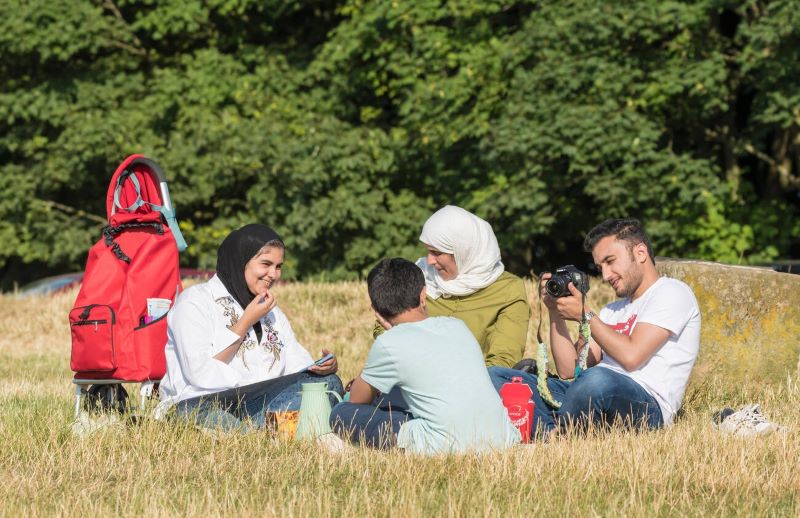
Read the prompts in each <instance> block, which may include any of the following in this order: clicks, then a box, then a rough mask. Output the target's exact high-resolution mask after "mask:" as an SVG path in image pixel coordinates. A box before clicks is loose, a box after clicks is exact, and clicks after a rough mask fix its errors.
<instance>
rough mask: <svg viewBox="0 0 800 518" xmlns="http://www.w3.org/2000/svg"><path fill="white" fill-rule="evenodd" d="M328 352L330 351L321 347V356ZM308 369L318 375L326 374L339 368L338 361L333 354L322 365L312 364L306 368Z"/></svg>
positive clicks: (332, 372)
mask: <svg viewBox="0 0 800 518" xmlns="http://www.w3.org/2000/svg"><path fill="white" fill-rule="evenodd" d="M330 353H331V351H329V350H328V349H322V356H325V355H326V354H330ZM308 370H309V371H311V372H313V373H314V374H319V375H320V376H327V375H328V374H334V373H335V372H336V371H337V370H339V363H338V362H337V361H336V356H334V357H333V358H331V359H330V360H328V361H326V362H325V363H323V364H322V365H312V366H311V367H309V368H308Z"/></svg>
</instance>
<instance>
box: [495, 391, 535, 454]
mask: <svg viewBox="0 0 800 518" xmlns="http://www.w3.org/2000/svg"><path fill="white" fill-rule="evenodd" d="M532 396H533V391H532V390H531V388H530V387H529V386H528V385H527V384H525V383H523V382H522V378H521V377H519V376H514V377H513V378H511V382H510V383H506V384H504V385H503V387H502V388H501V389H500V398H501V399H502V400H503V406H505V407H506V411H508V417H509V419H511V423H512V424H513V425H514V426H516V427H517V429H518V430H519V433H520V435H522V442H530V440H531V427H532V426H533V408H534V406H533V400H532V399H531V397H532Z"/></svg>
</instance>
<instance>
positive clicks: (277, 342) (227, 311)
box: [216, 296, 283, 370]
mask: <svg viewBox="0 0 800 518" xmlns="http://www.w3.org/2000/svg"><path fill="white" fill-rule="evenodd" d="M216 303H217V304H219V305H220V306H221V307H222V314H223V315H224V316H225V317H227V318H228V321H229V324H228V327H231V326H233V325H234V324H236V322H238V321H239V313H238V312H237V311H236V301H234V300H233V297H231V296H225V297H220V298H218V299H216ZM261 328H262V330H263V332H262V333H261V344H257V343H256V341H255V340H253V339H252V338H251V337H250V331H249V330H248V332H247V334H246V335H245V337H244V341H242V345H240V346H239V350H238V351H236V356H238V357H239V358H241V360H242V364H244V366H245V368H247V369H249V368H250V367H248V366H247V361H246V360H245V356H244V354H245V352H246V351H249V350H251V349H254V348H255V347H256V346H257V345H261V347H263V348H264V350H265V351H267V352H269V353H271V354H272V363H271V364H270V365H269V367H268V368H267V370H269V369H271V368H272V366H273V365H275V363H277V362H278V360H280V359H281V351H282V350H283V342H282V341H281V339H280V337H279V336H278V331H277V330H276V329H275V328H274V327H272V324H271V323H270V321H269V320H267V317H264V318H262V319H261Z"/></svg>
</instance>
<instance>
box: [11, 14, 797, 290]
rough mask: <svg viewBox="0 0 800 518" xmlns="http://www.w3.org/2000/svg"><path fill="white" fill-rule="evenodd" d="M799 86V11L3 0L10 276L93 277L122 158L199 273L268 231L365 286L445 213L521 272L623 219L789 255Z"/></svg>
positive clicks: (704, 242) (711, 254)
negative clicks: (478, 230) (153, 182)
mask: <svg viewBox="0 0 800 518" xmlns="http://www.w3.org/2000/svg"><path fill="white" fill-rule="evenodd" d="M798 79H800V5H799V4H798V1H797V0H775V1H770V2H766V1H763V0H762V1H756V0H747V1H744V0H742V1H735V0H698V1H695V2H686V3H684V2H674V1H662V2H656V1H647V0H640V1H630V2H617V3H609V2H599V1H589V0H574V1H569V2H565V1H559V0H542V1H513V0H507V1H502V2H500V1H495V0H481V1H476V0H473V1H455V2H440V1H438V0H436V1H430V0H417V1H414V2H402V1H399V0H397V1H383V2H366V1H363V0H350V1H339V2H337V1H335V0H316V1H313V0H159V1H153V0H95V1H93V2H88V1H86V0H46V1H45V0H0V240H1V241H2V242H3V247H2V249H1V250H0V276H1V277H2V278H3V282H4V283H5V284H6V285H7V284H8V283H9V282H10V280H12V279H16V280H22V279H24V278H29V277H33V276H41V275H43V274H44V273H45V272H46V271H55V270H59V269H62V270H63V269H80V267H81V266H82V263H83V261H84V258H85V254H86V250H87V249H88V247H89V246H90V245H91V243H92V242H93V241H95V240H96V239H97V238H98V237H99V229H100V227H101V226H102V219H103V217H104V216H105V214H104V199H105V192H106V189H107V186H108V185H107V183H108V179H109V178H110V175H111V173H112V172H113V170H114V169H115V168H116V166H117V165H118V163H119V162H120V161H121V160H122V159H123V158H124V157H125V156H126V155H127V154H130V153H134V152H142V153H144V154H146V155H148V156H150V157H152V158H154V159H155V160H157V161H158V162H159V163H160V164H161V165H162V167H163V168H164V170H165V172H166V173H167V177H168V179H169V184H170V189H171V192H172V197H173V201H174V202H175V205H176V207H177V209H178V217H179V221H181V224H182V226H183V228H184V230H185V235H186V238H187V241H188V242H189V243H190V248H189V250H188V253H186V254H184V257H183V261H185V262H186V263H187V264H199V265H200V266H213V264H214V260H215V249H216V246H217V244H218V242H219V241H220V239H221V237H222V236H224V235H225V233H226V232H227V231H228V230H230V229H231V228H233V227H235V226H237V225H239V224H241V223H244V222H250V221H254V220H257V221H262V222H265V223H268V224H271V225H273V226H274V227H276V228H277V229H278V230H279V231H280V232H281V233H282V234H283V235H284V236H285V237H286V239H287V242H288V245H289V252H290V254H289V257H288V265H289V268H287V273H293V274H294V275H298V276H302V277H309V276H316V277H326V278H341V277H347V276H356V275H360V274H363V273H364V272H365V270H366V269H367V268H369V266H370V265H371V264H373V263H374V262H375V261H376V260H377V259H378V258H380V257H383V256H385V255H388V254H392V255H403V256H406V257H416V256H418V255H419V254H421V249H420V248H419V246H418V244H417V241H416V239H417V237H418V233H419V230H420V228H421V225H422V223H423V222H424V220H425V218H426V217H427V216H428V215H429V214H430V213H431V212H432V211H433V210H435V209H436V208H438V207H440V206H442V205H444V204H448V203H452V204H458V205H462V206H464V207H465V208H468V209H470V210H473V211H474V212H476V213H477V214H479V215H481V216H483V217H485V218H487V219H488V220H489V221H490V222H491V223H492V225H493V227H494V228H495V231H496V233H497V234H498V238H499V240H500V243H501V248H502V249H503V252H504V259H505V260H506V263H507V264H508V265H509V267H510V268H511V269H512V270H514V271H517V272H521V273H526V272H527V271H528V270H529V269H531V268H533V269H535V270H537V271H538V270H541V269H542V268H543V267H552V266H554V265H555V264H556V263H560V262H562V261H567V260H570V261H575V262H581V261H583V260H584V257H585V256H583V255H581V254H579V252H578V250H579V247H580V243H581V240H582V236H583V234H584V233H585V232H586V231H587V230H588V229H589V228H590V227H591V226H592V225H593V224H594V223H596V222H598V221H600V220H601V219H603V218H605V217H609V216H621V215H632V216H637V217H640V218H642V219H644V220H645V222H646V225H647V228H648V229H649V231H650V232H651V234H652V235H653V238H654V242H655V248H656V250H657V252H658V253H659V254H662V255H676V256H682V257H697V258H708V259H714V260H720V261H727V262H758V261H764V260H770V259H773V258H775V257H779V256H789V255H790V254H793V253H797V245H798V238H799V237H800V225H798V224H797V223H795V220H796V218H795V216H796V214H797V212H798V209H800V203H798V201H799V200H798V187H800V131H799V128H800V84H799V83H798ZM793 247H794V248H793Z"/></svg>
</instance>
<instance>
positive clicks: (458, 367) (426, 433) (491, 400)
mask: <svg viewBox="0 0 800 518" xmlns="http://www.w3.org/2000/svg"><path fill="white" fill-rule="evenodd" d="M361 377H362V378H363V379H364V381H366V382H367V383H369V384H370V385H372V386H373V387H375V388H376V389H377V390H379V391H381V392H383V393H388V392H389V391H390V390H391V389H392V388H393V387H394V386H397V387H399V388H400V391H401V392H402V394H403V398H404V399H405V401H406V403H407V404H408V408H409V411H410V412H411V413H412V415H413V416H414V419H412V420H410V421H407V422H406V423H405V424H403V426H402V427H401V428H400V432H399V433H398V437H397V445H398V446H399V447H400V448H404V449H406V451H410V452H415V453H427V454H435V453H462V452H468V451H475V452H480V451H486V450H498V449H503V448H506V447H508V446H511V445H514V444H516V443H518V442H519V441H520V436H519V432H518V431H517V429H516V428H515V427H514V425H512V424H511V421H510V420H509V418H508V413H507V412H506V409H505V407H503V404H502V403H501V401H500V396H499V395H498V394H497V391H496V390H495V389H494V386H493V385H492V382H491V380H490V379H489V373H488V371H487V370H486V365H485V364H484V361H483V353H482V352H481V348H480V346H479V345H478V342H477V341H476V340H475V337H474V336H473V335H472V333H471V332H470V330H469V329H468V328H467V326H466V325H465V324H464V322H462V321H461V320H459V319H457V318H453V317H430V318H426V319H425V320H422V321H420V322H412V323H406V324H399V325H396V326H394V327H393V328H391V329H390V330H388V331H386V332H385V333H383V334H382V335H381V336H379V337H378V338H377V339H375V342H374V343H373V344H372V348H371V349H370V351H369V356H368V357H367V363H366V365H365V366H364V371H363V372H362V373H361Z"/></svg>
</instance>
